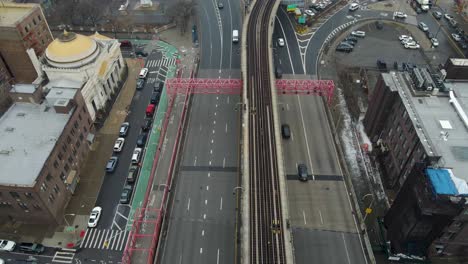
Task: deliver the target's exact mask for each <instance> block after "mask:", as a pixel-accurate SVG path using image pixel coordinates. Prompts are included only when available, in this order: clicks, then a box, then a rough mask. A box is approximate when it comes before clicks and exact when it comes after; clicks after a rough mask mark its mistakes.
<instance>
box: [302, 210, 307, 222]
mask: <svg viewBox="0 0 468 264" xmlns="http://www.w3.org/2000/svg"><path fill="white" fill-rule="evenodd" d="M302 216H304V225H307V220H306V216H305V212H304V210H302Z"/></svg>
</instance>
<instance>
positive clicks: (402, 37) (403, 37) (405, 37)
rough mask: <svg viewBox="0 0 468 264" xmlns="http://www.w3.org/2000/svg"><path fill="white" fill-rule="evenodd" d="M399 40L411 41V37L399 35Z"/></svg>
mask: <svg viewBox="0 0 468 264" xmlns="http://www.w3.org/2000/svg"><path fill="white" fill-rule="evenodd" d="M398 39H399V40H404V39H413V37H411V36H409V35H400V36H399V37H398Z"/></svg>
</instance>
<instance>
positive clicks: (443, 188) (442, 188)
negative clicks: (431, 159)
mask: <svg viewBox="0 0 468 264" xmlns="http://www.w3.org/2000/svg"><path fill="white" fill-rule="evenodd" d="M426 175H427V176H428V177H429V180H430V181H431V183H432V187H433V188H434V191H435V192H436V194H445V195H458V190H457V187H456V186H455V184H454V183H453V181H452V178H451V177H450V173H449V171H448V170H446V169H426Z"/></svg>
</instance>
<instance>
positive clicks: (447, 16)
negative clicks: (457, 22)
mask: <svg viewBox="0 0 468 264" xmlns="http://www.w3.org/2000/svg"><path fill="white" fill-rule="evenodd" d="M444 17H445V19H447V20H452V19H453V16H452V15H449V14H445V15H444Z"/></svg>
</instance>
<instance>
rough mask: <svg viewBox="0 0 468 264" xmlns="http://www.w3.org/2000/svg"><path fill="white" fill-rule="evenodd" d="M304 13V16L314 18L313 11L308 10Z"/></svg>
mask: <svg viewBox="0 0 468 264" xmlns="http://www.w3.org/2000/svg"><path fill="white" fill-rule="evenodd" d="M304 13H306V15H308V16H315V13H314V11H312V10H310V9H306V10H304Z"/></svg>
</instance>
